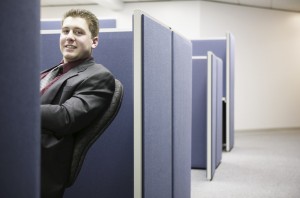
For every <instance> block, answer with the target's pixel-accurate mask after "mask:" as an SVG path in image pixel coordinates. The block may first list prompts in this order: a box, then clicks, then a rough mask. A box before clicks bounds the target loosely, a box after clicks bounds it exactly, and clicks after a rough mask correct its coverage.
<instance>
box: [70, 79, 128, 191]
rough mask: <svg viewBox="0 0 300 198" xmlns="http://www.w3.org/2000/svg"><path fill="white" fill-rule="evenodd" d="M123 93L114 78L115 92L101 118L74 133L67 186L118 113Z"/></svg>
mask: <svg viewBox="0 0 300 198" xmlns="http://www.w3.org/2000/svg"><path fill="white" fill-rule="evenodd" d="M123 93H124V90H123V85H122V83H121V82H120V81H119V80H117V79H115V92H114V94H113V96H112V100H111V103H110V105H109V107H108V108H107V110H106V111H105V112H104V114H103V115H102V116H101V119H96V120H95V121H94V122H93V123H92V124H91V125H90V126H89V127H88V128H87V129H85V130H84V131H82V132H79V133H77V134H76V135H75V143H74V151H73V158H72V162H71V169H70V176H69V180H68V183H67V187H70V186H72V185H73V184H74V182H75V180H76V178H77V176H78V174H79V172H80V170H81V167H82V164H83V161H84V159H85V156H86V153H87V152H88V150H89V148H90V147H91V146H92V144H93V143H94V142H95V141H96V140H97V139H98V138H99V137H100V136H101V135H102V134H103V132H104V131H105V130H106V128H107V127H108V126H109V125H110V124H111V123H112V121H113V120H114V118H115V117H116V115H117V114H118V112H119V109H120V106H121V104H122V99H123Z"/></svg>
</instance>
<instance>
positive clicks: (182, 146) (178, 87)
mask: <svg viewBox="0 0 300 198" xmlns="http://www.w3.org/2000/svg"><path fill="white" fill-rule="evenodd" d="M172 57H173V58H172V59H173V198H190V197H191V170H190V169H191V143H192V142H191V131H192V113H191V112H192V78H191V77H192V44H191V42H190V41H188V40H187V39H185V38H183V37H182V36H180V35H178V34H176V33H175V32H173V54H172Z"/></svg>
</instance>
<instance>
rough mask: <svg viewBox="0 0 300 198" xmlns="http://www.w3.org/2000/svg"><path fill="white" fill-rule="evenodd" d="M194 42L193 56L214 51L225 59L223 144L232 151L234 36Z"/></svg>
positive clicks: (230, 34)
mask: <svg viewBox="0 0 300 198" xmlns="http://www.w3.org/2000/svg"><path fill="white" fill-rule="evenodd" d="M192 44H193V56H206V53H207V52H208V51H212V52H213V53H214V54H215V55H216V56H218V57H219V58H221V59H222V61H223V91H222V92H223V97H224V100H223V105H224V113H223V120H224V123H223V144H224V147H225V150H226V151H230V150H231V149H232V148H233V147H234V53H235V40H234V36H233V34H232V33H226V37H221V38H207V39H199V40H192Z"/></svg>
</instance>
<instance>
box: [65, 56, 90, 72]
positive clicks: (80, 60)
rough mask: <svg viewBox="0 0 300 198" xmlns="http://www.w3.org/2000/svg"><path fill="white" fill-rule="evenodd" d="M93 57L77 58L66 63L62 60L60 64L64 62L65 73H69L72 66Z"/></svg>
mask: <svg viewBox="0 0 300 198" xmlns="http://www.w3.org/2000/svg"><path fill="white" fill-rule="evenodd" d="M92 59H93V57H89V58H84V59H79V60H76V61H73V62H68V63H64V61H63V60H62V61H61V62H60V64H63V74H65V73H67V72H68V71H69V70H71V69H72V68H74V67H77V66H78V65H80V64H81V63H83V62H85V61H88V60H92Z"/></svg>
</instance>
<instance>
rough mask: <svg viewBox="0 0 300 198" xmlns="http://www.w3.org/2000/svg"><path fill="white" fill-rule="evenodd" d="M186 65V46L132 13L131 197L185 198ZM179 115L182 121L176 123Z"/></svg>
mask: <svg viewBox="0 0 300 198" xmlns="http://www.w3.org/2000/svg"><path fill="white" fill-rule="evenodd" d="M180 47H182V49H180ZM186 67H187V68H186ZM188 67H190V68H191V44H190V42H189V41H187V40H186V39H184V38H182V37H180V36H179V35H177V34H176V33H174V32H172V31H171V29H170V28H169V27H166V26H164V25H162V24H160V23H159V22H157V21H156V20H155V19H153V18H151V17H149V16H148V15H146V14H144V13H143V12H141V11H136V12H135V14H134V198H153V197H155V198H172V197H181V198H189V197H190V156H189V155H190V147H189V146H190V145H189V144H190V141H191V139H190V137H191V121H190V119H189V118H190V117H191V106H190V104H188V103H190V102H191V86H190V85H191V81H190V80H191V79H190V77H191V69H189V68H188ZM180 74H181V76H180ZM181 88H182V89H183V90H180V89H181ZM181 91H182V95H180V92H181ZM183 100H184V101H183ZM189 100H190V102H189ZM183 102H185V104H184V103H183ZM182 116H186V117H185V118H184V119H182V120H180V119H181V118H182ZM175 122H178V123H175ZM180 138H182V139H180ZM181 160H183V161H181ZM185 160H187V161H185ZM180 177H182V180H181V178H180Z"/></svg>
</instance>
